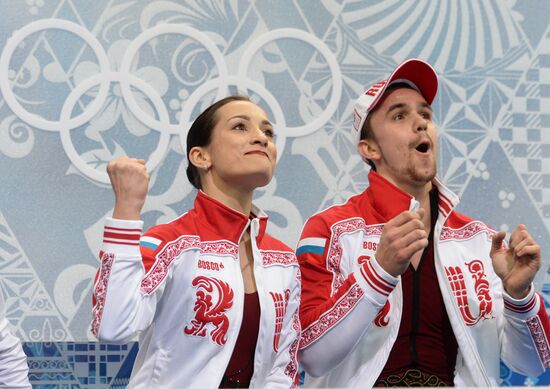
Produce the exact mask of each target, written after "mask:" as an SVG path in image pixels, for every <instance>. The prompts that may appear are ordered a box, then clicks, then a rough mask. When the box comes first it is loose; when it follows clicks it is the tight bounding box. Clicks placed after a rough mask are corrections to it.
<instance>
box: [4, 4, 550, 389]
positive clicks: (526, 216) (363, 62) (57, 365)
mask: <svg viewBox="0 0 550 389" xmlns="http://www.w3.org/2000/svg"><path fill="white" fill-rule="evenodd" d="M0 9H1V10H2V13H3V15H2V22H1V24H0V49H1V57H0V90H1V95H0V168H1V169H0V171H1V176H0V187H1V190H0V292H1V293H2V294H3V296H4V298H5V300H6V303H7V317H8V319H9V320H10V322H11V323H12V325H13V327H14V331H15V332H16V333H17V335H18V336H19V337H20V338H21V339H22V340H23V341H25V342H26V344H25V351H26V352H27V354H28V355H29V363H30V366H31V379H32V381H33V383H35V384H37V385H39V384H43V385H47V384H48V382H51V380H57V381H58V382H63V383H64V384H65V385H66V387H74V388H77V387H105V386H106V385H107V384H110V385H112V386H117V385H118V386H121V387H122V386H123V385H124V383H125V382H126V379H127V376H128V373H129V371H130V369H131V366H132V362H133V358H134V357H135V352H136V349H137V344H130V345H128V346H113V345H104V344H98V343H95V342H94V338H93V336H92V335H91V332H90V321H91V289H92V285H93V277H94V275H95V271H96V268H97V267H98V263H99V262H98V259H97V254H98V249H99V246H100V241H101V238H102V225H103V219H104V217H105V216H107V215H110V213H111V211H112V207H113V195H112V191H111V189H110V186H109V180H108V177H107V174H106V172H105V166H106V163H107V162H108V161H109V160H111V159H113V158H116V157H118V156H120V155H124V154H127V155H131V156H136V157H141V158H144V159H146V160H147V167H148V169H149V171H150V172H151V174H152V178H151V185H150V196H149V198H148V200H147V202H146V204H145V211H144V215H143V218H144V220H145V223H146V227H151V226H152V225H154V224H157V223H162V222H165V221H167V220H170V219H172V218H174V217H176V216H177V215H179V214H181V213H183V212H184V211H185V210H187V209H188V208H189V207H191V205H192V201H193V198H194V195H195V192H194V190H193V189H192V187H191V185H190V184H189V183H188V182H187V179H186V176H185V172H184V169H185V166H186V162H185V153H184V152H183V150H184V149H185V137H186V133H187V130H188V128H189V124H190V122H192V120H193V119H194V118H195V117H196V116H197V114H198V112H199V111H200V110H201V109H202V108H204V107H206V106H207V105H209V104H210V103H211V102H212V101H214V100H215V99H218V98H220V97H222V96H225V95H227V94H229V93H235V92H239V93H241V94H246V95H250V96H251V97H252V98H253V100H254V101H256V102H258V103H259V104H260V105H261V106H262V107H264V109H265V110H266V111H267V112H268V114H269V116H270V117H271V118H272V120H273V122H274V123H275V128H276V132H277V141H276V142H277V147H278V151H279V161H278V170H277V174H276V176H275V178H274V179H273V181H272V182H271V184H270V185H269V186H267V187H266V188H264V189H262V190H259V191H258V193H257V204H258V205H259V206H261V207H263V208H264V209H265V210H266V211H267V212H268V214H269V215H270V217H271V219H272V221H273V223H272V224H271V233H273V234H274V235H275V236H277V237H280V238H281V239H282V240H283V241H285V242H286V243H287V244H289V245H291V246H294V245H295V244H296V242H297V239H298V236H299V233H300V229H301V226H302V224H303V222H304V221H305V220H306V218H307V217H309V216H310V215H311V214H313V213H314V212H316V211H319V210H321V209H323V208H325V207H327V206H329V205H331V204H334V203H339V202H342V201H343V200H344V199H346V198H347V197H348V196H350V195H351V194H354V193H358V192H359V191H362V190H363V189H364V188H365V186H366V185H367V183H368V181H367V169H366V167H365V164H364V163H363V162H362V161H361V160H360V158H359V157H358V156H357V154H356V151H355V147H354V146H353V144H352V142H351V137H350V129H351V126H352V105H353V101H354V99H355V98H356V97H357V96H358V95H359V94H360V93H361V92H362V91H363V90H364V89H365V87H366V86H368V85H370V84H372V83H374V82H376V81H379V80H381V79H383V78H384V77H386V76H387V75H388V74H389V73H390V72H391V70H392V69H393V68H394V66H395V65H396V64H397V63H399V62H401V61H402V60H404V59H406V58H408V57H420V58H423V59H426V60H428V61H429V62H430V63H431V64H433V66H434V67H435V68H436V70H437V71H438V73H439V74H440V89H439V94H438V97H437V99H436V101H435V103H434V111H435V113H436V120H437V123H438V127H439V132H440V150H441V155H440V157H439V172H438V174H439V175H440V176H441V177H442V179H443V180H444V182H446V183H447V184H448V185H449V186H450V187H451V188H452V189H453V190H454V191H455V192H456V193H457V194H459V195H460V196H461V198H462V203H461V205H460V208H459V210H460V211H462V212H465V213H467V214H470V215H472V216H475V217H477V218H480V219H482V220H484V221H486V222H487V223H489V224H491V225H493V226H494V227H496V228H502V229H505V230H507V231H510V230H511V229H512V228H513V227H514V226H515V225H516V224H518V223H519V222H524V223H526V224H527V225H528V227H529V228H530V230H531V231H532V233H533V234H534V235H535V237H536V238H537V239H538V241H539V243H540V244H541V246H542V248H543V255H544V257H545V259H548V258H550V29H549V21H548V20H549V18H548V15H549V14H550V3H548V2H547V1H545V0H530V1H515V0H501V1H497V0H494V1H490V0H486V1H485V0H483V1H481V0H462V1H458V0H448V1H429V0H420V1H414V0H407V1H393V0H392V1H389V0H383V1H364V0H359V1H357V0H350V1H342V0H321V1H315V0H303V1H302V0H278V1H268V0H257V1H247V0H230V1H222V0H220V1H214V0H212V1H208V0H186V1H183V0H181V1H176V0H173V1H168V0H157V1H151V0H96V1H87V0H0ZM546 269H547V266H545V267H544V269H543V271H541V272H540V276H539V277H538V278H537V280H536V286H537V288H538V289H541V290H542V291H543V292H544V297H545V301H546V303H547V306H548V304H549V303H550V279H547V280H546V281H545V275H546ZM502 375H503V378H504V383H505V384H516V385H518V384H519V385H521V384H536V385H544V384H546V385H547V384H549V383H550V376H549V375H548V374H547V375H545V376H542V377H527V378H526V377H520V376H517V375H513V374H512V373H510V372H509V371H508V370H507V369H506V368H505V367H503V370H502Z"/></svg>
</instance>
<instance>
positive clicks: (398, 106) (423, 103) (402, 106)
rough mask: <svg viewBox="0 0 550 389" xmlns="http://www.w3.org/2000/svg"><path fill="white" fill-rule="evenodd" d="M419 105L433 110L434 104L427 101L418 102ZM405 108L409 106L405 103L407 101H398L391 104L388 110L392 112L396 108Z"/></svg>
mask: <svg viewBox="0 0 550 389" xmlns="http://www.w3.org/2000/svg"><path fill="white" fill-rule="evenodd" d="M418 106H419V107H420V108H427V109H429V110H430V111H432V106H431V105H430V104H428V103H426V102H422V103H418ZM403 108H407V104H405V103H396V104H393V105H391V106H390V107H389V108H388V110H387V111H386V112H391V111H393V110H395V109H403Z"/></svg>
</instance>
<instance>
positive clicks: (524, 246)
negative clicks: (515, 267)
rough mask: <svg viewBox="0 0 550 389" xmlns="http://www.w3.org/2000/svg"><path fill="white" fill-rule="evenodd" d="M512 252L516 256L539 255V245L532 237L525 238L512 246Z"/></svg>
mask: <svg viewBox="0 0 550 389" xmlns="http://www.w3.org/2000/svg"><path fill="white" fill-rule="evenodd" d="M514 254H515V255H516V256H517V257H523V256H531V257H538V256H540V246H539V245H538V244H536V243H535V241H534V240H533V239H526V240H524V241H522V242H520V243H519V244H518V245H517V246H516V247H515V248H514Z"/></svg>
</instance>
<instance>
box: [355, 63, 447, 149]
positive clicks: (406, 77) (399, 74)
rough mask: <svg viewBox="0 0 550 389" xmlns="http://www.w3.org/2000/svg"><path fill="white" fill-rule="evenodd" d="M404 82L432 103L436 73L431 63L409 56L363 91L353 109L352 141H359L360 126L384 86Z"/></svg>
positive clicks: (378, 99)
mask: <svg viewBox="0 0 550 389" xmlns="http://www.w3.org/2000/svg"><path fill="white" fill-rule="evenodd" d="M398 82H400V83H405V84H408V85H410V86H411V87H412V88H414V89H416V90H417V91H418V93H420V94H421V95H422V96H423V97H424V99H425V100H426V102H427V103H428V104H430V105H431V104H432V102H433V100H434V98H435V95H436V93H437V83H438V81H437V74H436V72H435V70H434V69H433V68H432V67H431V65H430V64H429V63H427V62H425V61H423V60H421V59H418V58H411V59H408V60H406V61H405V62H403V63H401V64H400V65H399V66H397V67H396V68H395V70H394V71H393V73H392V74H391V75H390V76H389V77H388V79H387V80H383V81H380V82H377V83H376V84H374V85H373V86H372V87H370V88H369V89H368V90H366V91H365V93H363V94H362V95H361V96H359V98H358V99H357V101H356V102H355V107H354V109H353V131H352V133H353V134H352V135H353V142H354V143H357V142H359V139H360V137H361V128H363V124H365V121H366V120H367V116H368V114H369V113H370V112H372V111H373V110H374V109H375V108H376V105H377V104H378V102H379V101H380V99H381V98H382V96H383V95H384V92H385V91H386V88H387V87H388V86H390V85H392V84H395V83H398Z"/></svg>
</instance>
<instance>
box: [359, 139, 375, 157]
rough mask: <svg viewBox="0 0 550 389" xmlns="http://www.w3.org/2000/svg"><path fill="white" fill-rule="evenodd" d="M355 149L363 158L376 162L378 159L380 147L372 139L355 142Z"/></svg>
mask: <svg viewBox="0 0 550 389" xmlns="http://www.w3.org/2000/svg"><path fill="white" fill-rule="evenodd" d="M357 151H358V152H359V155H361V158H363V160H367V159H368V160H371V161H373V162H377V161H379V160H380V156H381V155H380V148H379V147H378V144H377V143H376V141H375V140H374V139H361V140H360V141H359V143H357Z"/></svg>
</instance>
